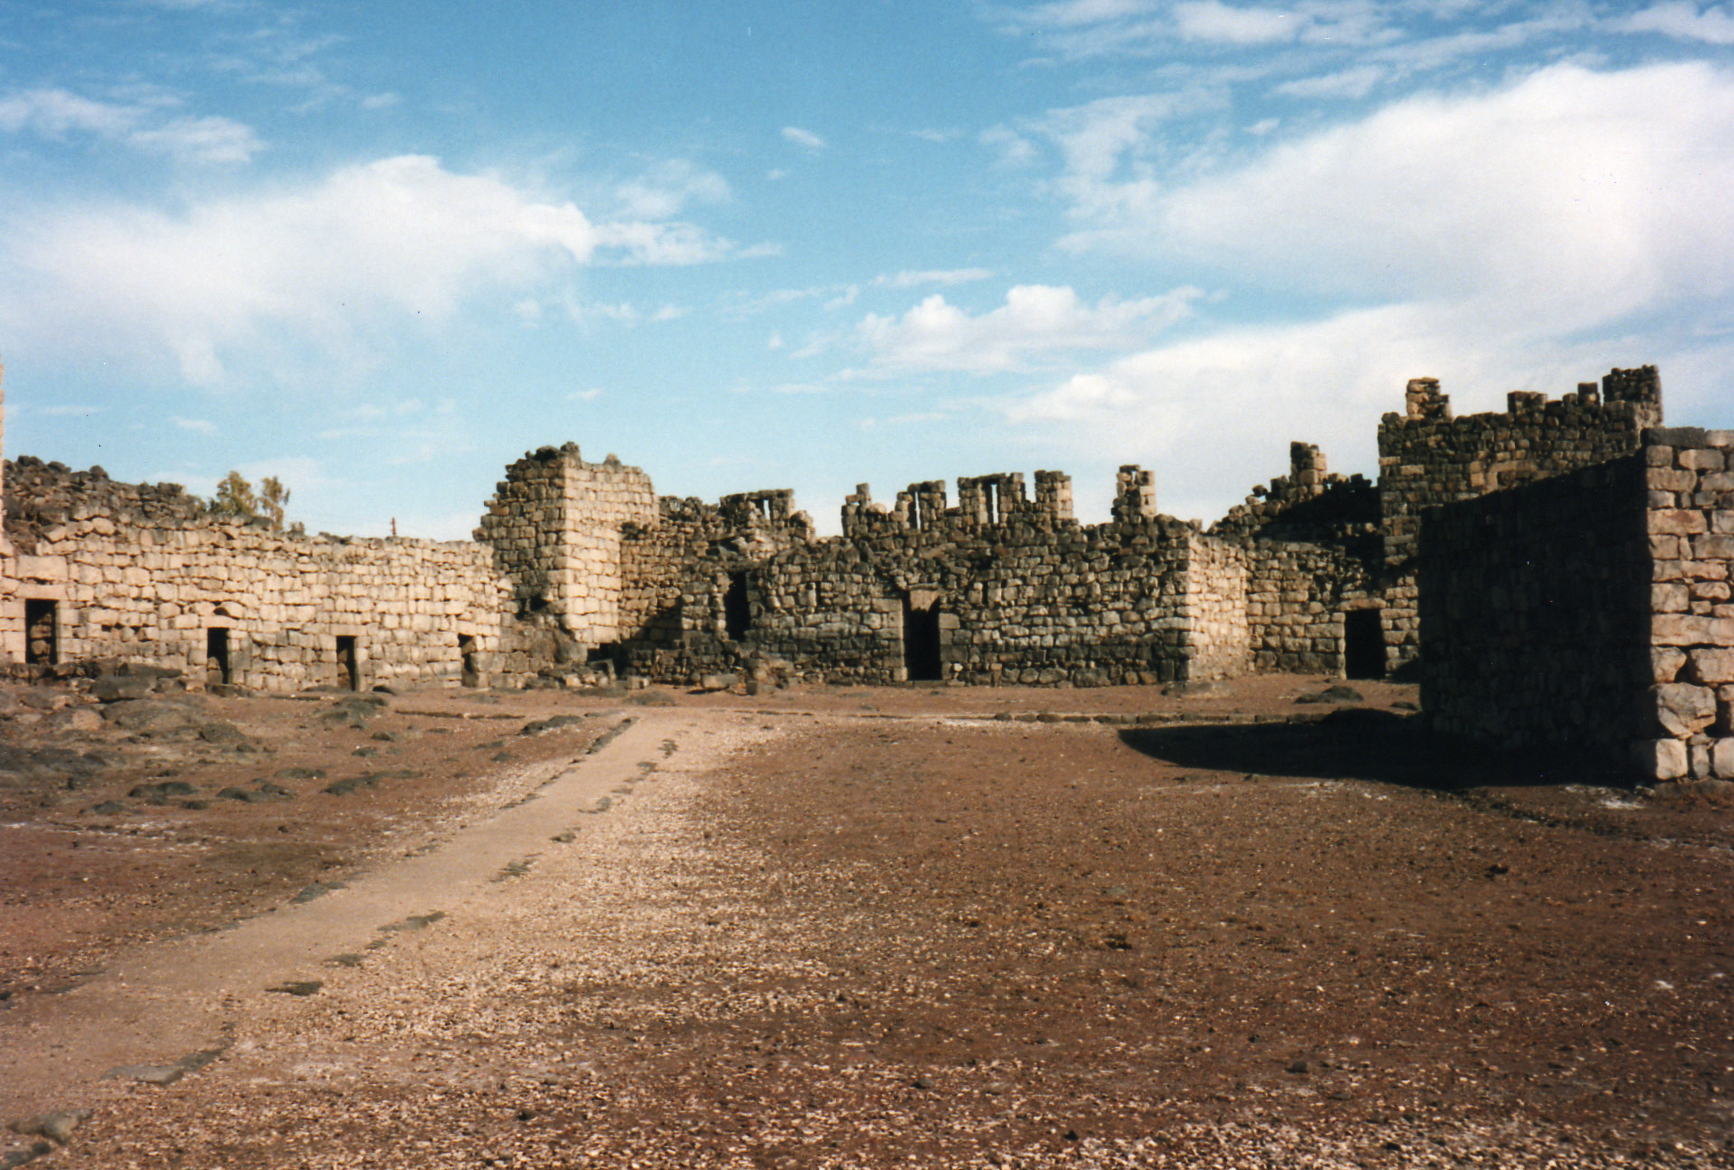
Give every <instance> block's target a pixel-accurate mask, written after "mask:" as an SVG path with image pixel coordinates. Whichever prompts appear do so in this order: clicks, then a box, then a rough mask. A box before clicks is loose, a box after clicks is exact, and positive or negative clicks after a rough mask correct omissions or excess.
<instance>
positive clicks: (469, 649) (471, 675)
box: [458, 634, 482, 687]
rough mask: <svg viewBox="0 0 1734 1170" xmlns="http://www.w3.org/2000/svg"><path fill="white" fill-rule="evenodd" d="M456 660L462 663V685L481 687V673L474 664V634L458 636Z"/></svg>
mask: <svg viewBox="0 0 1734 1170" xmlns="http://www.w3.org/2000/svg"><path fill="white" fill-rule="evenodd" d="M458 659H459V660H460V661H461V662H462V663H463V666H464V673H463V679H462V682H463V685H464V686H466V687H479V686H481V685H482V672H481V671H480V670H479V669H477V664H476V638H475V635H474V634H459V635H458Z"/></svg>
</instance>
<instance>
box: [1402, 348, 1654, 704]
mask: <svg viewBox="0 0 1734 1170" xmlns="http://www.w3.org/2000/svg"><path fill="white" fill-rule="evenodd" d="M1405 407H1406V409H1405V411H1404V413H1402V414H1395V413H1392V414H1387V415H1385V416H1384V418H1383V419H1382V420H1381V421H1380V423H1379V500H1380V509H1381V521H1380V524H1381V529H1382V533H1383V536H1384V541H1385V561H1386V566H1385V573H1386V580H1385V582H1384V589H1383V591H1384V595H1385V601H1386V610H1385V631H1386V640H1387V645H1388V648H1389V649H1388V661H1387V666H1388V668H1389V669H1391V670H1396V669H1398V668H1399V667H1402V666H1404V665H1406V664H1407V663H1409V662H1410V661H1412V660H1413V659H1414V658H1415V656H1416V654H1417V653H1418V651H1419V648H1420V637H1419V632H1420V619H1419V608H1418V599H1417V595H1416V580H1415V568H1416V557H1417V555H1418V552H1419V549H1418V542H1419V539H1420V532H1421V516H1422V513H1423V512H1425V511H1426V510H1427V509H1429V508H1435V507H1440V506H1442V505H1445V504H1449V503H1453V502H1455V501H1458V500H1466V499H1473V498H1475V497H1477V496H1481V495H1485V494H1487V493H1488V492H1493V491H1499V490H1501V489H1504V488H1509V487H1515V486H1518V485H1520V484H1525V483H1531V482H1534V481H1535V480H1538V479H1543V478H1546V477H1548V476H1554V475H1562V474H1565V473H1567V472H1570V471H1575V470H1577V469H1578V468H1582V467H1589V466H1592V465H1594V464H1597V463H1603V462H1606V461H1607V460H1610V459H1618V458H1620V457H1621V456H1623V455H1628V454H1630V453H1631V452H1632V451H1634V450H1636V449H1637V447H1638V444H1639V442H1640V436H1641V434H1642V432H1643V430H1644V428H1646V427H1654V426H1660V425H1661V421H1662V400H1661V384H1660V382H1659V381H1658V379H1657V377H1656V369H1655V367H1654V366H1645V367H1642V368H1640V369H1635V370H1613V371H1611V372H1610V373H1609V374H1607V376H1606V377H1604V378H1603V379H1602V382H1601V385H1600V386H1599V387H1598V386H1597V385H1596V384H1595V383H1593V382H1584V383H1580V384H1579V386H1578V389H1577V391H1576V392H1575V393H1572V394H1567V395H1565V396H1564V397H1562V398H1560V399H1559V400H1558V401H1549V400H1548V399H1547V397H1546V396H1545V395H1542V394H1537V393H1531V392H1527V391H1513V392H1512V393H1511V394H1510V395H1509V396H1508V399H1507V409H1506V411H1505V412H1504V413H1486V414H1472V415H1467V416H1465V417H1462V418H1454V417H1452V413H1451V401H1450V398H1449V397H1448V396H1447V395H1445V394H1442V393H1440V391H1439V383H1438V381H1437V380H1435V379H1432V378H1417V379H1415V380H1413V381H1411V382H1410V383H1409V386H1408V390H1407V393H1406V403H1405Z"/></svg>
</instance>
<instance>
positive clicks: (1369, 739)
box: [1120, 707, 1621, 792]
mask: <svg viewBox="0 0 1734 1170" xmlns="http://www.w3.org/2000/svg"><path fill="white" fill-rule="evenodd" d="M1120 738H1121V739H1122V740H1123V741H1124V742H1125V743H1126V744H1127V745H1128V746H1130V747H1132V748H1135V749H1137V750H1138V751H1140V752H1143V753H1144V754H1145V755H1148V756H1152V757H1154V758H1156V759H1159V760H1164V761H1167V762H1168V763H1171V764H1175V765H1178V766H1180V767H1183V768H1201V769H1209V770H1211V771H1217V772H1245V773H1263V774H1270V775H1279V776H1305V777H1313V778H1318V779H1335V780H1369V781H1374V782H1377V783H1383V784H1398V785H1402V786H1404V787H1407V788H1426V789H1434V790H1440V791H1447V792H1458V791H1462V790H1465V789H1470V788H1481V787H1534V786H1543V785H1555V784H1567V783H1573V784H1581V783H1591V784H1609V785H1616V786H1617V785H1620V783H1621V782H1620V779H1619V776H1618V774H1617V772H1616V771H1615V770H1614V768H1613V767H1612V766H1611V764H1610V762H1609V761H1606V760H1597V759H1595V758H1586V757H1583V756H1570V757H1566V756H1560V755H1550V756H1547V757H1540V756H1536V755H1531V754H1523V755H1515V754H1506V753H1495V752H1490V751H1488V750H1486V749H1481V748H1477V747H1474V746H1472V745H1469V744H1465V743H1462V742H1460V741H1455V740H1448V739H1444V738H1442V737H1439V736H1436V735H1433V734H1431V733H1429V732H1428V731H1427V729H1426V725H1425V723H1424V721H1423V720H1422V718H1421V717H1420V716H1418V715H1408V716H1405V715H1398V714H1395V713H1393V712H1390V711H1380V710H1374V709H1372V708H1366V707H1349V708H1344V709H1342V710H1338V711H1333V712H1331V713H1330V714H1329V715H1326V716H1324V717H1323V718H1321V719H1316V720H1307V721H1304V722H1295V723H1266V724H1255V725H1251V726H1247V725H1223V726H1205V727H1198V726H1192V727H1168V728H1156V727H1152V728H1143V727H1140V728H1130V729H1127V730H1125V731H1122V732H1121V733H1120Z"/></svg>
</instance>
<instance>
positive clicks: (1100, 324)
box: [857, 285, 1202, 374]
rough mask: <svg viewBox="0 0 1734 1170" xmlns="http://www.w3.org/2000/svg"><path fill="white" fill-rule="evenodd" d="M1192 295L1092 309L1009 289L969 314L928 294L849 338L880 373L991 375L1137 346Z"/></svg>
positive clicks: (1176, 316)
mask: <svg viewBox="0 0 1734 1170" xmlns="http://www.w3.org/2000/svg"><path fill="white" fill-rule="evenodd" d="M1200 295H1202V294H1201V293H1200V292H1199V290H1197V289H1194V288H1182V289H1176V290H1175V291H1173V292H1171V293H1168V294H1166V295H1164V296H1159V297H1145V298H1142V299H1138V300H1130V301H1122V300H1116V299H1114V298H1112V297H1104V298H1103V299H1102V300H1100V301H1098V302H1096V303H1095V304H1094V305H1092V304H1089V303H1087V302H1085V301H1084V300H1083V299H1082V298H1080V297H1079V296H1078V294H1077V293H1076V292H1075V291H1073V290H1072V289H1070V288H1065V287H1053V286H1050V285H1017V286H1014V287H1013V288H1012V289H1010V290H1009V291H1008V292H1007V293H1006V299H1005V303H1004V304H1003V305H1001V306H1000V307H999V308H996V309H993V310H990V311H989V312H986V313H982V314H979V315H971V314H969V313H967V312H965V311H964V310H962V309H959V308H958V307H956V306H955V305H952V304H950V303H949V302H947V301H946V299H945V298H944V297H943V296H940V295H939V294H937V293H936V294H934V295H933V296H930V297H928V298H927V299H925V300H923V301H922V302H921V303H920V304H918V305H916V306H915V307H914V308H912V309H910V310H908V311H907V312H905V313H904V314H903V315H902V316H900V317H883V316H879V315H877V314H871V313H870V314H868V315H867V317H866V318H865V319H864V320H863V321H862V322H861V324H860V326H859V327H858V331H857V333H858V339H859V341H860V342H861V343H862V344H863V345H864V346H866V348H867V349H868V350H869V351H871V353H872V354H873V362H874V364H875V366H877V367H879V368H881V369H885V370H897V371H905V370H962V371H968V372H971V373H978V374H981V373H996V372H1002V371H1007V370H1016V369H1022V368H1026V364H1027V363H1028V362H1029V361H1030V360H1031V359H1032V358H1034V357H1036V356H1037V355H1041V354H1048V353H1055V352H1068V351H1077V350H1088V349H1116V348H1120V349H1123V348H1127V347H1129V346H1133V345H1137V344H1138V343H1139V342H1141V341H1144V340H1146V339H1148V338H1149V337H1151V336H1152V335H1154V334H1155V333H1157V332H1159V331H1160V330H1162V329H1165V328H1167V327H1168V326H1170V325H1173V324H1174V323H1175V322H1177V321H1179V320H1181V319H1183V318H1185V317H1186V316H1188V315H1189V314H1190V313H1191V311H1192V308H1191V306H1192V302H1193V301H1194V300H1196V299H1197V298H1198V297H1199V296H1200Z"/></svg>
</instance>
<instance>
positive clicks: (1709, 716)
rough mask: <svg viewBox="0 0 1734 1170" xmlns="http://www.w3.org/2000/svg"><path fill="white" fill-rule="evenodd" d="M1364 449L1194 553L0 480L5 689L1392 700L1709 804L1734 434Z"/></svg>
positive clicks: (1402, 425)
mask: <svg viewBox="0 0 1734 1170" xmlns="http://www.w3.org/2000/svg"><path fill="white" fill-rule="evenodd" d="M1403 406H1404V409H1403V410H1402V411H1401V412H1393V413H1390V414H1386V415H1385V416H1384V417H1383V419H1382V420H1380V422H1379V432H1378V446H1379V471H1378V478H1377V480H1376V482H1375V481H1369V480H1368V479H1366V478H1364V477H1362V476H1359V475H1355V476H1347V477H1345V476H1342V475H1337V474H1332V473H1330V472H1328V471H1327V469H1326V463H1325V457H1324V455H1323V454H1322V453H1321V452H1320V451H1319V450H1318V448H1316V447H1314V446H1311V445H1308V444H1305V443H1295V444H1293V446H1292V454H1291V466H1290V468H1289V471H1288V474H1287V475H1284V476H1280V477H1277V478H1275V479H1274V480H1272V481H1271V483H1270V484H1268V485H1266V486H1261V487H1258V488H1255V489H1254V490H1253V492H1252V495H1251V496H1250V497H1249V498H1248V500H1247V502H1246V503H1245V504H1244V505H1241V506H1238V507H1235V508H1233V509H1232V510H1231V511H1230V512H1229V513H1228V514H1227V515H1226V516H1224V517H1223V518H1222V519H1220V520H1218V521H1217V522H1216V523H1215V524H1212V525H1210V526H1209V527H1203V526H1201V525H1199V524H1197V523H1193V522H1189V521H1183V520H1178V519H1175V518H1173V517H1171V516H1166V515H1163V514H1162V513H1161V511H1160V510H1159V508H1158V504H1157V499H1156V491H1155V479H1154V475H1153V473H1152V472H1149V471H1145V470H1142V469H1140V468H1138V467H1135V466H1129V467H1125V468H1122V469H1121V471H1120V472H1119V475H1118V481H1117V484H1116V494H1115V499H1114V504H1113V511H1112V518H1111V519H1110V520H1109V521H1108V522H1107V523H1103V524H1081V523H1079V522H1078V521H1077V520H1076V519H1074V517H1073V514H1072V498H1071V481H1070V479H1069V478H1068V477H1067V476H1066V475H1064V474H1061V473H1059V472H1055V471H1038V472H1036V473H1035V476H1034V483H1033V493H1032V492H1031V491H1030V490H1029V489H1030V486H1031V485H1028V484H1026V481H1025V480H1024V477H1023V476H1022V475H1021V474H1018V473H1010V474H1000V475H985V476H976V477H972V478H964V479H959V480H958V481H957V495H956V500H955V502H953V501H952V500H951V499H950V498H949V497H948V494H947V491H946V486H945V484H944V483H943V482H940V481H934V482H927V483H917V484H912V485H910V486H909V487H908V489H906V490H904V491H901V492H898V493H897V495H896V498H895V500H894V502H892V503H891V505H890V506H889V507H887V506H885V505H883V504H880V503H876V502H875V501H874V500H873V499H872V497H871V495H870V493H869V490H868V488H867V486H866V485H862V486H861V487H860V488H859V489H858V491H857V492H856V493H854V494H852V495H850V496H849V498H848V499H847V500H846V501H845V502H844V504H843V509H842V534H841V535H840V536H837V537H831V538H819V537H817V536H816V535H815V532H814V528H813V525H812V523H811V521H810V519H809V517H808V516H807V514H806V513H804V512H799V511H796V510H795V509H794V503H793V500H792V493H790V492H787V491H758V492H746V493H742V494H738V495H731V496H725V497H724V498H723V499H722V500H721V501H720V502H718V503H716V504H708V503H703V502H701V501H699V500H696V499H681V498H675V497H669V496H662V497H659V496H658V495H657V494H656V491H655V488H654V487H653V486H652V483H651V479H650V477H649V476H648V475H647V474H645V472H643V471H641V470H640V469H638V468H637V467H632V466H628V465H626V464H624V463H621V462H619V461H618V460H617V459H616V458H615V457H614V456H613V455H609V456H608V457H607V458H606V459H604V460H602V461H600V462H591V461H587V460H585V459H584V458H583V457H582V456H581V454H580V452H579V449H578V447H577V446H576V445H575V444H572V443H567V444H566V445H564V446H560V447H544V448H542V449H540V450H537V451H533V452H531V453H529V454H527V455H525V456H524V457H523V458H522V459H520V460H518V461H517V462H516V463H514V464H512V465H511V466H510V467H509V468H507V469H506V474H505V478H504V480H502V481H501V482H500V483H499V484H498V485H497V487H496V489H495V492H494V494H493V497H492V498H491V499H489V500H488V502H487V504H486V510H485V512H484V513H483V514H482V516H481V520H480V523H479V524H478V526H477V528H476V530H475V538H474V540H473V541H468V542H435V541H426V540H415V539H397V538H379V539H374V538H367V539H363V538H339V537H330V536H325V535H320V536H317V537H301V536H290V535H284V534H281V533H278V532H274V531H271V530H269V529H268V528H264V527H261V526H257V525H247V524H236V523H228V522H223V521H220V520H217V519H214V518H212V517H211V516H210V515H208V514H207V512H206V511H205V510H204V508H203V507H202V505H201V502H200V501H199V500H197V499H196V498H195V497H193V496H190V495H188V494H187V493H186V492H184V491H183V490H182V489H180V488H178V487H175V486H173V485H150V484H141V485H134V484H123V483H117V482H114V481H112V480H110V479H109V478H108V477H107V476H106V474H104V473H103V472H102V470H101V469H99V468H92V469H90V470H88V471H83V472H78V471H72V470H69V469H68V468H66V467H64V466H63V465H60V464H58V463H44V462H42V461H41V460H38V459H34V458H28V457H25V458H19V459H17V460H16V461H14V462H11V463H8V464H7V465H6V468H5V481H4V490H3V492H0V502H3V506H4V517H5V528H4V537H3V538H0V661H4V662H6V663H9V664H10V665H8V666H7V667H6V669H7V670H9V671H12V672H14V673H18V674H26V675H28V674H30V673H32V672H36V673H38V674H46V673H52V672H54V671H61V672H65V671H66V670H67V669H68V668H69V667H68V664H74V665H76V664H79V663H95V662H105V663H114V662H116V661H122V662H132V663H143V664H151V665H155V666H159V667H167V668H173V669H176V670H179V671H181V672H183V674H184V676H185V677H186V678H187V679H188V680H189V681H191V682H192V684H193V685H200V684H205V685H224V686H233V687H244V688H249V689H253V690H258V691H267V692H286V691H293V690H298V689H302V688H308V687H313V686H320V685H325V686H330V685H338V686H343V687H349V688H356V689H361V688H367V687H372V686H375V685H380V684H391V685H411V686H415V685H423V686H425V685H448V686H460V685H467V686H478V685H479V686H495V687H524V686H536V685H580V684H581V683H582V682H584V681H586V680H593V679H595V678H596V677H597V676H598V675H599V674H601V673H602V672H604V671H606V672H607V673H609V674H613V675H618V676H620V677H625V678H638V679H645V680H650V681H654V682H665V683H686V684H690V683H693V682H696V681H698V680H700V679H704V678H711V677H715V676H717V675H727V674H733V675H736V676H737V677H739V678H740V679H741V680H742V681H743V682H749V683H754V684H763V683H765V682H767V681H778V680H791V681H804V682H851V683H875V684H882V683H898V682H907V681H918V680H938V681H947V682H956V683H960V684H968V685H986V686H991V685H996V684H1012V683H1017V684H1026V685H1028V684H1070V685H1072V686H1098V685H1113V684H1138V683H1142V684H1154V683H1164V684H1166V683H1187V682H1196V681H1202V680H1216V679H1229V678H1234V677H1237V676H1242V675H1247V674H1252V673H1260V672H1274V671H1292V672H1315V673H1316V672H1323V673H1328V674H1336V675H1342V676H1346V677H1348V678H1363V677H1382V676H1388V675H1396V676H1403V675H1413V674H1418V676H1419V678H1420V680H1421V697H1422V703H1421V706H1422V708H1423V710H1424V712H1425V716H1426V719H1427V720H1428V722H1429V725H1430V726H1431V727H1432V728H1433V729H1434V730H1436V731H1438V732H1441V733H1444V734H1447V735H1451V736H1457V737H1463V738H1466V739H1468V740H1472V741H1476V742H1479V743H1482V744H1487V745H1491V746H1494V747H1498V748H1502V749H1527V748H1549V747H1556V746H1557V747H1568V748H1572V749H1575V750H1588V751H1591V752H1596V753H1601V754H1604V755H1606V754H1609V753H1614V754H1617V755H1618V756H1619V757H1620V758H1626V759H1630V760H1631V761H1632V767H1633V769H1634V774H1635V777H1636V778H1639V779H1645V780H1681V779H1688V778H1692V779H1702V778H1710V777H1718V778H1725V779H1734V600H1731V598H1730V566H1731V563H1734V431H1706V430H1701V429H1692V428H1678V427H1676V428H1664V427H1663V426H1662V402H1661V389H1660V383H1659V380H1658V377H1657V374H1656V370H1655V369H1654V368H1653V367H1644V368H1641V369H1633V370H1614V371H1612V372H1610V373H1609V374H1608V375H1607V376H1606V377H1604V378H1603V379H1602V380H1601V383H1600V384H1599V385H1597V384H1596V383H1583V384H1580V385H1579V386H1578V388H1577V389H1576V391H1574V392H1571V393H1567V394H1565V395H1564V396H1563V397H1560V398H1558V399H1549V398H1548V397H1546V396H1545V395H1543V394H1540V393H1532V392H1522V391H1518V392H1513V393H1512V394H1511V395H1510V397H1509V402H1508V408H1507V410H1505V411H1504V412H1500V413H1487V414H1475V415H1469V416H1466V417H1454V416H1453V413H1452V410H1451V406H1450V401H1449V398H1448V397H1447V396H1446V395H1445V394H1444V393H1442V392H1441V390H1440V387H1439V384H1438V383H1437V382H1436V381H1435V380H1433V379H1426V378H1423V379H1416V380H1414V381H1411V382H1410V383H1409V384H1408V387H1407V391H1406V394H1405V401H1404V403H1403Z"/></svg>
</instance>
